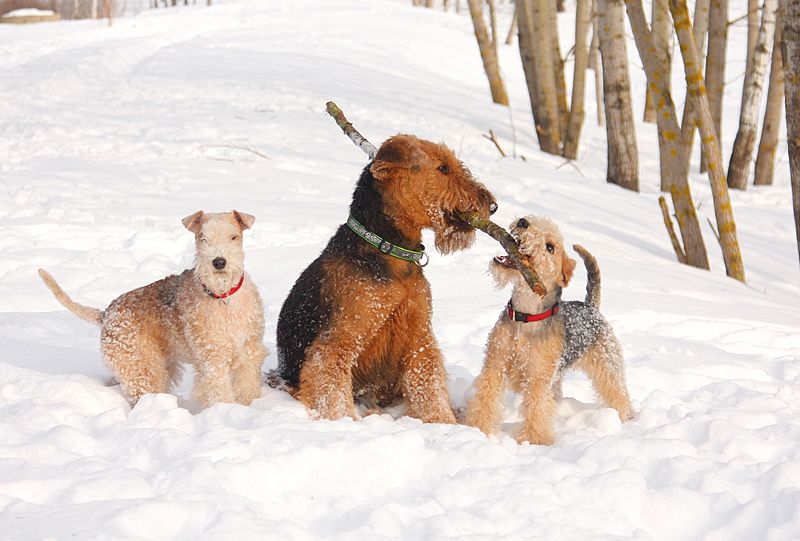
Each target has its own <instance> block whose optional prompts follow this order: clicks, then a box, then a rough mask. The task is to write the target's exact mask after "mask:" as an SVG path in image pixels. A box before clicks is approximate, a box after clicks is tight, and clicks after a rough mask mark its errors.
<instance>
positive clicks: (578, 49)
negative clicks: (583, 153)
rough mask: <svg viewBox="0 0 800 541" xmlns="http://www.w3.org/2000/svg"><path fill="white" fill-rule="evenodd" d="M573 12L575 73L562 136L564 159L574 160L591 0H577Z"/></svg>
mask: <svg viewBox="0 0 800 541" xmlns="http://www.w3.org/2000/svg"><path fill="white" fill-rule="evenodd" d="M575 9H576V12H575V71H574V72H573V75H572V102H571V104H570V108H569V120H568V122H567V132H566V134H565V136H564V157H565V158H567V159H570V160H574V159H575V158H576V157H577V156H578V143H579V141H580V137H581V128H582V127H583V117H584V112H583V99H584V91H585V86H586V69H587V67H588V65H589V49H588V44H587V42H586V38H587V34H588V33H589V23H591V17H592V2H591V0H577V5H576V8H575Z"/></svg>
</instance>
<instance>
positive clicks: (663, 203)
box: [658, 195, 688, 264]
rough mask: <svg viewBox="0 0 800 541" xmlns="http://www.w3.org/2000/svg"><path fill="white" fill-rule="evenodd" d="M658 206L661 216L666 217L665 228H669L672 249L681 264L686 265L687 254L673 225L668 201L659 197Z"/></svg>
mask: <svg viewBox="0 0 800 541" xmlns="http://www.w3.org/2000/svg"><path fill="white" fill-rule="evenodd" d="M658 204H659V206H660V207H661V214H662V215H663V216H664V226H665V227H666V228H667V234H669V240H670V241H671V242H672V248H673V249H674V250H675V256H676V257H677V258H678V261H679V262H680V263H683V264H686V262H687V261H688V259H687V257H686V252H684V251H683V248H682V247H681V243H680V241H679V240H678V236H677V235H676V234H675V225H674V224H673V223H672V218H671V217H670V215H669V207H667V200H666V199H664V196H663V195H662V196H659V198H658Z"/></svg>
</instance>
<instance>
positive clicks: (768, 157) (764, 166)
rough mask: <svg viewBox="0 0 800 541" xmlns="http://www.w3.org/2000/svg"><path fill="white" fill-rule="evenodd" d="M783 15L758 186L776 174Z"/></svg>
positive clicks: (759, 157) (772, 70)
mask: <svg viewBox="0 0 800 541" xmlns="http://www.w3.org/2000/svg"><path fill="white" fill-rule="evenodd" d="M782 22H783V21H782V17H781V15H780V13H778V21H777V22H776V23H775V24H776V27H775V41H774V42H773V45H772V67H771V68H770V70H769V91H768V92H767V110H766V111H765V112H764V124H763V125H762V128H761V141H760V142H759V144H758V154H757V155H756V168H755V172H754V174H753V176H754V180H753V183H754V184H755V185H756V186H765V185H770V184H772V179H773V177H774V176H775V150H776V149H777V148H778V139H779V138H780V131H781V113H782V112H783V56H782V54H781V39H782V34H783V32H782V27H783V24H782Z"/></svg>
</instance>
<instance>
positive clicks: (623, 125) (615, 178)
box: [597, 0, 639, 191]
mask: <svg viewBox="0 0 800 541" xmlns="http://www.w3.org/2000/svg"><path fill="white" fill-rule="evenodd" d="M597 6H598V13H599V14H600V22H599V26H600V54H601V57H602V59H603V94H604V95H605V100H604V103H605V112H606V136H607V143H608V166H607V169H606V180H607V181H608V182H611V183H613V184H618V185H620V186H622V187H623V188H627V189H629V190H634V191H639V156H638V149H637V146H636V128H635V125H634V122H633V109H632V107H631V84H630V78H629V75H628V51H627V48H626V47H625V12H624V9H625V7H624V6H625V4H624V2H623V0H598V3H597Z"/></svg>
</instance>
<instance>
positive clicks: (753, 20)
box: [742, 0, 760, 103]
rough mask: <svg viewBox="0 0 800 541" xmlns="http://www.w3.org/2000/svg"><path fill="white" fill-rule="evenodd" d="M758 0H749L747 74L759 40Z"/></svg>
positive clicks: (745, 68) (751, 67)
mask: <svg viewBox="0 0 800 541" xmlns="http://www.w3.org/2000/svg"><path fill="white" fill-rule="evenodd" d="M758 1H759V0H747V60H746V61H745V64H744V72H745V74H746V73H747V72H748V71H751V70H752V69H753V53H754V52H755V50H756V41H758V27H759V24H758V22H759V17H758V11H759V9H760V6H759V5H758ZM742 103H744V94H742Z"/></svg>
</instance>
